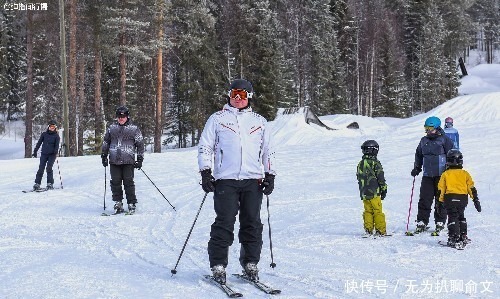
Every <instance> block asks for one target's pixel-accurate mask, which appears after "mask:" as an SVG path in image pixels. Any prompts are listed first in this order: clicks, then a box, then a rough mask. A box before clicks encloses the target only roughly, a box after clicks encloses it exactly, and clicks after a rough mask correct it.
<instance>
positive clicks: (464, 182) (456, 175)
mask: <svg viewBox="0 0 500 299" xmlns="http://www.w3.org/2000/svg"><path fill="white" fill-rule="evenodd" d="M472 188H474V181H473V180H472V177H471V176H470V174H469V173H468V172H467V171H465V170H463V169H457V168H450V169H447V170H446V171H445V172H443V174H442V175H441V178H440V179H439V183H438V190H439V201H440V202H444V195H445V194H450V193H452V194H463V195H467V194H469V196H470V197H471V198H473V197H474V196H473V194H472Z"/></svg>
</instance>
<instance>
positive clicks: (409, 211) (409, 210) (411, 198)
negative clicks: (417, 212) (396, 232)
mask: <svg viewBox="0 0 500 299" xmlns="http://www.w3.org/2000/svg"><path fill="white" fill-rule="evenodd" d="M414 188H415V177H413V184H412V186H411V195H410V208H408V219H407V220H406V235H407V236H413V233H411V232H409V231H408V225H409V224H410V214H411V202H412V201H413V189H414Z"/></svg>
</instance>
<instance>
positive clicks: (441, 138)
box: [411, 116, 453, 234]
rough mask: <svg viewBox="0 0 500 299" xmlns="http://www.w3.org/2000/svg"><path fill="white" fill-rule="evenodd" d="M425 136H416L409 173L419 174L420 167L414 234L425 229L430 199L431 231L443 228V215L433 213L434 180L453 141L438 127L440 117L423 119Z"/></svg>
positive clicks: (436, 183)
mask: <svg viewBox="0 0 500 299" xmlns="http://www.w3.org/2000/svg"><path fill="white" fill-rule="evenodd" d="M424 128H425V133H426V135H425V136H424V137H422V138H421V139H420V142H419V144H418V146H417V150H416V151H415V163H414V165H413V170H412V171H411V175H412V176H413V177H415V176H417V175H419V174H420V172H421V171H422V168H423V177H422V182H421V183H420V198H419V200H418V214H417V221H416V222H417V229H416V231H415V232H416V233H420V232H423V231H425V230H427V229H428V226H427V225H428V224H429V217H430V214H431V207H432V202H434V203H435V204H434V221H435V223H436V230H435V233H436V234H438V233H439V231H441V230H442V229H443V228H444V224H445V222H446V215H441V214H439V213H438V212H437V204H438V202H437V201H438V199H439V194H438V188H437V186H438V183H439V179H440V178H441V174H442V173H443V171H445V168H446V154H447V153H448V151H449V150H451V149H452V148H453V141H452V140H451V139H450V138H448V137H447V136H446V135H445V133H444V131H443V129H442V128H441V120H440V119H439V118H437V117H435V116H431V117H429V118H427V119H426V120H425V124H424Z"/></svg>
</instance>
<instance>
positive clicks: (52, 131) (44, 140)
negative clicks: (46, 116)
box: [33, 120, 61, 190]
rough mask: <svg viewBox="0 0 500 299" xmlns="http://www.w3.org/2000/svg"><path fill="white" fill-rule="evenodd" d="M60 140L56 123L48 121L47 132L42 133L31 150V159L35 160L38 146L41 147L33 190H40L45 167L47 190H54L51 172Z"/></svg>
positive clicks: (52, 173)
mask: <svg viewBox="0 0 500 299" xmlns="http://www.w3.org/2000/svg"><path fill="white" fill-rule="evenodd" d="M60 139H61V138H60V137H59V134H57V122H56V121H55V120H51V121H49V124H48V127H47V131H45V132H43V133H42V135H41V136H40V139H38V142H37V143H36V146H35V150H33V157H35V158H36V156H37V152H38V149H39V148H40V145H41V146H42V151H41V154H40V165H39V166H38V171H37V173H36V178H35V185H33V190H40V189H41V188H40V184H41V183H42V178H43V172H44V168H45V166H47V189H48V190H50V189H54V172H53V171H52V166H54V162H55V161H56V158H57V152H58V151H59V142H60Z"/></svg>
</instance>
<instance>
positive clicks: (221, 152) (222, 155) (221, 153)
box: [219, 149, 224, 168]
mask: <svg viewBox="0 0 500 299" xmlns="http://www.w3.org/2000/svg"><path fill="white" fill-rule="evenodd" d="M223 158H224V151H223V150H222V149H220V163H219V168H222V159H223Z"/></svg>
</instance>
